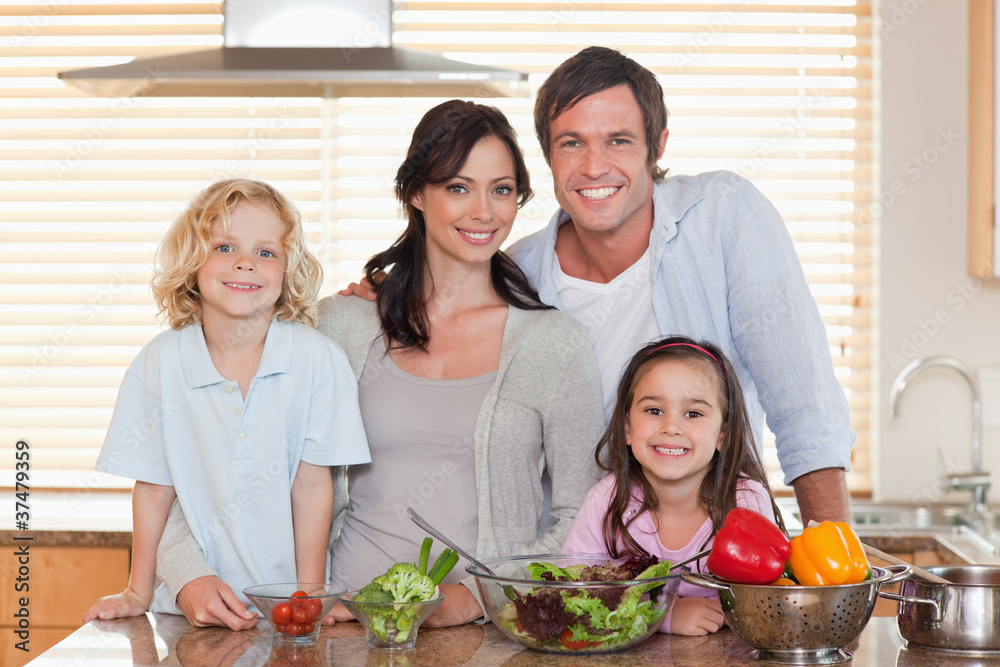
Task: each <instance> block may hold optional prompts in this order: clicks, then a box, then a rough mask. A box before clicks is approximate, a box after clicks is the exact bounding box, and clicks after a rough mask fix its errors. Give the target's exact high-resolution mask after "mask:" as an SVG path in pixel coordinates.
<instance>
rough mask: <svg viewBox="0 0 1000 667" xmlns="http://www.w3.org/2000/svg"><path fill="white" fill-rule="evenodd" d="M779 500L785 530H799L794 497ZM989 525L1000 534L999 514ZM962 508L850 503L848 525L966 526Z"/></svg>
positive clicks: (896, 528)
mask: <svg viewBox="0 0 1000 667" xmlns="http://www.w3.org/2000/svg"><path fill="white" fill-rule="evenodd" d="M782 501H783V502H781V503H779V506H780V508H781V512H782V517H783V518H784V519H785V525H786V526H787V527H788V529H789V531H792V532H796V533H797V532H800V531H801V530H802V528H803V526H802V517H801V515H800V514H799V508H798V505H796V504H795V503H794V500H792V501H791V502H787V501H786V499H784V498H783V499H782ZM989 516H990V519H991V521H992V523H991V524H990V526H991V527H992V528H993V529H995V530H996V531H997V532H998V533H1000V513H998V514H995V515H994V514H990V515H989ZM969 521H970V520H969V517H968V515H967V513H966V508H964V507H958V506H956V505H908V504H905V503H900V504H892V503H887V504H882V503H863V502H862V503H851V527H853V528H854V529H855V530H857V531H858V532H859V533H874V532H892V533H896V534H899V533H904V532H912V531H914V530H920V531H931V530H941V529H945V528H948V529H951V528H954V527H957V526H969V525H970V522H969Z"/></svg>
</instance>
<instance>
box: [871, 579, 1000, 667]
mask: <svg viewBox="0 0 1000 667" xmlns="http://www.w3.org/2000/svg"><path fill="white" fill-rule="evenodd" d="M925 569H927V570H928V571H929V572H931V573H932V574H936V575H938V576H939V577H944V578H945V579H947V580H948V581H950V582H951V583H950V584H935V583H930V582H928V581H924V580H922V579H918V578H916V577H914V576H911V577H910V578H909V579H906V580H904V581H903V583H902V586H901V589H900V592H899V594H898V595H897V594H895V593H886V592H884V591H883V592H880V593H879V595H881V596H882V597H884V598H886V599H889V600H897V601H898V602H899V611H898V613H897V614H896V624H897V625H898V627H899V634H900V635H902V637H903V639H905V640H906V641H907V643H908V644H912V645H915V646H920V647H922V648H930V649H937V650H945V651H962V652H976V653H981V654H984V655H997V656H1000V567H997V566H994V565H940V566H935V567H928V568H925Z"/></svg>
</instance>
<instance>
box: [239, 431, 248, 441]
mask: <svg viewBox="0 0 1000 667" xmlns="http://www.w3.org/2000/svg"><path fill="white" fill-rule="evenodd" d="M246 439H247V434H246V433H240V442H243V441H244V440H246Z"/></svg>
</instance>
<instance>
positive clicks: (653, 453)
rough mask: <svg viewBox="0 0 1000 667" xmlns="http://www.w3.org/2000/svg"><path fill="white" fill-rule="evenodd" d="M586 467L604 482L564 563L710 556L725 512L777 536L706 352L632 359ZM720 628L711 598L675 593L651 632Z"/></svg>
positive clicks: (728, 392)
mask: <svg viewBox="0 0 1000 667" xmlns="http://www.w3.org/2000/svg"><path fill="white" fill-rule="evenodd" d="M595 458H596V459H597V464H598V465H599V466H600V467H601V468H602V469H604V470H607V471H609V472H610V473H611V474H610V475H608V476H607V477H605V478H604V479H603V480H601V481H600V482H598V483H597V485H596V486H594V488H593V489H591V490H590V493H588V494H587V498H586V499H585V500H584V501H583V505H582V506H581V507H580V511H579V513H578V514H577V515H576V520H575V521H574V522H573V526H572V528H570V532H569V535H568V536H567V538H566V542H565V543H564V544H563V553H605V554H608V555H609V556H611V557H614V558H617V557H619V556H627V555H636V556H655V557H657V558H659V559H660V560H664V559H666V560H670V561H678V560H681V559H682V558H687V557H688V556H692V555H694V554H695V553H697V552H699V551H701V550H703V549H706V548H707V547H708V546H710V545H711V544H712V540H713V539H714V536H715V533H716V532H718V530H719V528H721V527H722V523H723V520H724V519H725V516H726V514H727V513H728V512H729V510H731V509H733V508H734V507H748V508H750V509H753V510H756V511H758V512H760V513H761V514H764V515H765V516H767V517H769V518H771V519H772V520H775V519H777V521H778V525H779V526H781V527H782V529H784V524H783V523H781V518H780V514H779V513H778V508H777V506H776V505H775V503H774V499H773V497H772V496H771V491H770V488H769V487H768V484H767V476H766V475H765V472H764V467H763V465H762V464H761V461H760V458H759V455H758V453H757V448H756V447H755V445H754V440H753V432H752V430H751V426H750V420H749V417H748V416H747V412H746V408H745V406H744V403H743V391H742V390H741V389H740V384H739V381H738V380H737V379H736V373H735V371H734V370H733V367H732V366H731V365H730V364H729V361H728V360H727V359H726V358H725V356H723V354H722V352H721V351H720V350H719V349H718V348H717V347H715V346H714V345H712V344H711V343H707V342H695V341H694V340H691V339H690V338H684V337H674V338H666V339H663V340H661V341H658V342H655V343H651V344H649V345H647V346H646V347H644V348H642V349H641V350H639V351H638V352H637V353H636V354H635V355H634V356H633V357H632V359H631V361H629V363H628V366H626V368H625V371H624V372H623V373H622V377H621V380H620V381H619V383H618V399H617V403H616V405H615V408H614V412H613V413H612V416H611V421H610V423H609V425H608V429H607V431H605V433H604V436H603V437H602V438H601V441H600V443H599V444H598V446H597V451H596V452H595ZM703 561H704V559H702V561H699V563H698V567H699V568H703ZM723 620H724V619H723V615H722V607H721V606H720V604H719V600H718V596H717V595H716V594H715V593H714V592H712V591H710V590H709V589H706V588H701V587H698V586H692V585H690V584H686V583H681V588H680V591H679V594H678V598H677V601H676V602H675V603H674V606H673V609H672V610H671V613H670V615H668V617H667V619H666V620H665V621H664V623H663V626H662V627H661V628H660V630H661V631H662V632H672V633H674V634H684V635H699V634H707V633H709V632H715V631H716V630H718V629H719V628H720V627H721V626H722V623H723Z"/></svg>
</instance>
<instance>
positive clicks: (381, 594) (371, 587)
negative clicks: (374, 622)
mask: <svg viewBox="0 0 1000 667" xmlns="http://www.w3.org/2000/svg"><path fill="white" fill-rule="evenodd" d="M354 601H355V602H392V601H393V599H392V595H390V594H389V593H388V592H387V591H386V590H385V589H384V588H382V586H380V585H379V584H376V583H375V582H372V583H370V584H368V585H367V586H365V587H364V588H362V589H361V590H360V591H358V594H357V595H355V596H354Z"/></svg>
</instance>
